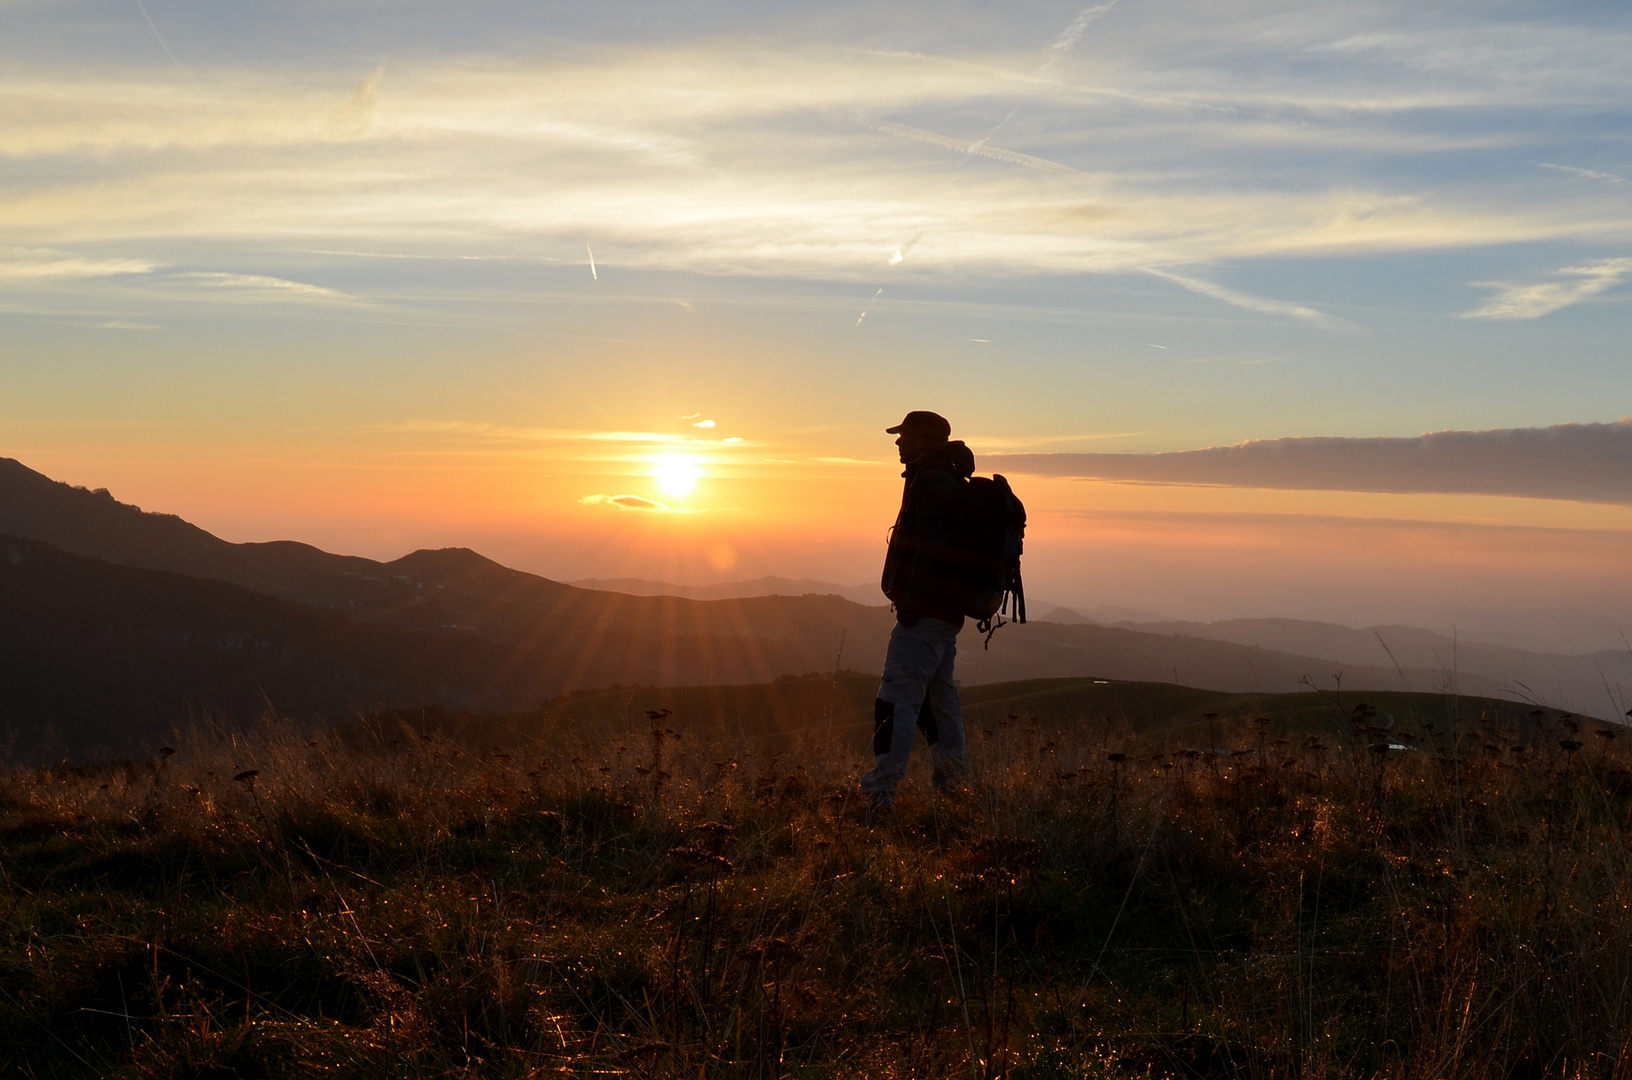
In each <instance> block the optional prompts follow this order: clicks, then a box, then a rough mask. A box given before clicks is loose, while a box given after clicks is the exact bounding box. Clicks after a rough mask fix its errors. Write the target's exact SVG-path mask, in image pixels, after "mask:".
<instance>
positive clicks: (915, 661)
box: [861, 412, 975, 813]
mask: <svg viewBox="0 0 1632 1080" xmlns="http://www.w3.org/2000/svg"><path fill="white" fill-rule="evenodd" d="M885 431H886V432H887V433H888V434H891V435H895V436H897V438H896V440H895V445H896V446H897V447H898V448H899V450H900V456H901V464H903V465H905V466H906V467H907V469H906V472H904V473H902V474H901V475H902V476H903V477H905V479H906V485H905V487H904V489H903V491H902V493H901V511H900V513H899V514H897V515H896V518H895V527H894V528H893V529H892V530H891V532H890V546H889V552H888V553H887V554H886V555H885V557H884V577H883V582H882V586H883V589H884V595H886V596H888V597H889V598H890V600H891V601H892V602H893V603H894V604H895V629H894V630H893V631H891V633H890V648H889V652H888V653H887V654H886V655H885V658H884V679H883V682H882V683H881V684H880V685H879V688H878V700H876V701H875V702H874V703H873V768H872V769H871V770H870V771H868V772H867V774H866V775H864V776H863V777H862V778H861V789H862V791H863V792H865V793H866V794H867V796H868V798H869V800H870V805H871V808H872V810H873V811H874V812H875V813H887V812H888V811H889V810H891V809H892V808H893V806H894V803H895V792H896V788H898V787H899V786H900V784H901V779H902V777H903V776H904V775H905V774H906V770H907V759H908V758H909V757H910V756H911V754H912V744H913V741H914V738H915V736H916V729H918V728H921V729H923V732H924V735H925V737H926V738H927V739H928V740H929V747H930V757H931V760H932V766H933V773H932V777H933V782H934V785H935V789H936V791H938V792H951V791H957V790H960V789H961V788H962V786H963V781H964V777H965V776H966V775H967V773H968V763H967V761H966V760H965V757H964V741H963V706H962V704H961V703H960V702H959V701H958V686H957V683H955V682H954V681H953V678H952V664H953V661H954V660H955V659H956V658H957V654H958V647H957V640H958V631H959V630H961V629H963V611H962V606H961V604H960V602H959V599H958V598H959V596H960V595H961V594H962V593H963V592H964V591H965V589H964V588H962V587H961V586H960V581H959V572H958V567H957V562H956V550H955V548H954V544H955V542H956V533H957V527H958V511H959V508H960V504H961V501H962V499H963V495H964V488H965V486H966V485H967V483H968V479H969V477H970V476H971V475H973V473H974V471H975V456H974V454H972V453H970V451H969V448H968V447H967V446H965V445H964V444H963V443H962V442H959V441H953V440H952V439H951V435H952V426H951V425H950V424H948V423H947V422H946V419H945V418H944V417H942V416H940V415H938V414H936V413H932V412H909V413H908V414H907V416H906V419H904V420H902V421H901V422H900V423H899V424H897V425H896V426H895V427H892V428H886V429H885Z"/></svg>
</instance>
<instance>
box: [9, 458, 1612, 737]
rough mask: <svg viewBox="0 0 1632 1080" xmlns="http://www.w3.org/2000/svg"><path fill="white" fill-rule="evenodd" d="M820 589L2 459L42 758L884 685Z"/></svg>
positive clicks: (1010, 672) (1178, 663) (1471, 676)
mask: <svg viewBox="0 0 1632 1080" xmlns="http://www.w3.org/2000/svg"><path fill="white" fill-rule="evenodd" d="M812 584H815V585H816V586H818V589H813V590H811V593H810V594H806V593H804V592H803V591H801V592H800V593H799V594H798V595H760V596H752V597H738V598H728V599H692V598H688V597H682V596H672V595H650V596H637V595H630V594H628V593H622V592H613V591H606V590H598V589H587V588H581V587H578V586H575V585H568V584H565V583H562V582H557V581H551V580H549V579H547V578H542V577H538V576H536V575H533V574H527V573H523V572H520V571H517V570H511V569H509V568H507V567H504V566H500V565H499V564H497V563H495V562H492V561H491V560H489V559H486V558H484V557H482V556H481V555H479V554H477V553H476V552H474V551H470V550H467V549H463V548H448V549H442V550H437V551H416V552H413V553H411V554H409V555H405V556H403V557H402V558H400V559H396V560H393V561H391V562H378V561H375V560H372V559H364V558H358V557H354V556H344V555H334V554H330V553H328V552H325V551H321V550H319V549H318V548H315V547H311V546H310V545H307V544H300V543H295V542H292V541H279V542H273V543H258V544H233V543H229V542H227V541H224V540H222V539H220V538H219V537H216V536H213V535H211V534H210V533H208V532H205V531H204V530H202V529H199V528H198V527H196V526H194V525H191V524H189V523H188V522H185V521H183V520H181V519H180V518H178V517H174V516H172V515H166V514H153V513H147V512H144V511H142V510H140V509H138V508H136V507H134V506H128V505H125V504H123V503H120V502H118V501H117V500H115V499H114V498H113V497H112V496H111V495H110V494H108V493H107V492H106V491H88V490H85V489H83V488H75V487H70V486H68V485H66V484H62V483H59V482H57V481H53V480H51V479H49V478H48V477H45V476H42V475H40V474H39V473H36V472H34V471H33V470H30V469H28V468H26V467H25V466H23V465H22V464H20V463H19V462H16V461H12V460H9V459H0V729H9V730H11V731H13V732H14V733H16V735H17V737H18V739H20V740H21V742H22V743H25V744H32V743H38V742H39V740H40V739H41V738H42V733H43V732H44V731H45V730H46V729H47V728H48V727H49V728H51V729H52V730H54V731H55V732H56V733H57V734H56V737H57V738H59V739H60V741H61V743H62V745H63V746H64V747H65V748H69V749H74V748H79V749H84V748H88V747H91V746H103V747H106V748H108V749H111V750H117V749H119V748H123V747H130V746H133V745H137V744H140V743H144V742H150V741H151V740H152V739H153V738H155V737H157V733H160V732H162V731H163V730H164V729H165V728H166V726H167V725H168V724H170V723H172V722H174V721H178V720H183V719H186V718H189V717H195V718H196V717H215V718H219V719H221V720H223V721H230V722H237V721H239V720H242V719H243V718H245V717H252V716H254V715H256V714H259V713H263V712H268V711H271V712H275V713H278V714H280V715H285V716H289V717H292V718H296V719H303V720H304V719H312V720H332V719H335V718H340V717H345V716H349V715H355V714H356V713H359V712H370V711H373V710H376V709H380V708H387V707H409V706H419V705H429V704H443V705H447V706H449V707H456V708H463V709H470V710H477V711H483V710H491V711H513V710H518V709H531V708H537V707H538V706H539V705H540V704H541V703H542V702H545V701H547V700H550V699H553V698H555V697H556V696H558V695H560V694H562V693H565V692H569V691H578V690H587V689H596V688H604V687H609V686H614V685H622V686H631V685H637V684H638V685H643V686H682V685H694V686H695V685H724V684H748V683H764V682H769V681H772V680H774V679H776V678H778V677H780V676H785V675H795V674H805V673H810V672H817V671H833V670H835V669H837V668H842V669H848V670H856V671H860V672H864V673H865V672H876V671H877V670H878V666H879V664H880V663H881V661H882V658H883V653H884V644H885V639H886V638H887V636H888V634H889V630H890V626H891V624H892V620H891V615H890V613H889V610H888V609H887V608H885V607H881V606H868V605H863V604H860V603H856V602H853V601H851V600H848V599H845V598H844V597H843V596H841V595H837V594H831V593H828V594H823V593H821V592H820V591H819V589H820V586H821V583H812ZM804 585H805V583H804V582H793V583H791V585H790V586H788V587H789V588H790V590H791V588H793V587H798V588H800V589H801V590H803V588H804ZM777 587H782V586H780V585H779V586H777ZM1379 635H1380V636H1381V638H1382V640H1383V641H1384V642H1386V643H1387V644H1388V648H1389V650H1392V652H1393V659H1392V660H1391V659H1390V658H1389V655H1388V652H1387V651H1385V650H1383V649H1382V648H1380V647H1377V638H1378V636H1379ZM1368 641H1369V642H1370V643H1371V645H1369V646H1368V644H1367V643H1368ZM960 644H961V645H962V649H961V653H960V659H959V670H960V674H961V677H962V679H963V680H964V681H965V682H966V683H969V684H971V685H973V684H977V683H993V682H1007V681H1012V680H1017V679H1029V678H1053V677H1098V678H1104V679H1113V680H1137V681H1146V682H1150V681H1160V682H1169V681H1171V682H1174V683H1181V684H1185V685H1190V686H1196V687H1204V688H1207V689H1211V690H1220V691H1229V692H1239V693H1256V692H1269V693H1275V692H1288V691H1296V690H1299V689H1304V688H1306V685H1305V680H1306V679H1307V680H1309V681H1312V682H1313V683H1314V684H1315V685H1316V686H1318V687H1320V688H1322V689H1329V688H1332V687H1334V686H1335V685H1336V681H1337V680H1336V678H1335V676H1336V675H1337V674H1338V673H1339V672H1341V673H1342V686H1343V687H1344V688H1345V689H1356V690H1360V689H1367V688H1376V689H1404V688H1407V687H1409V688H1410V689H1412V690H1414V691H1418V692H1424V691H1441V690H1448V689H1451V688H1452V687H1453V686H1454V687H1455V689H1457V690H1458V691H1459V692H1462V693H1468V694H1478V695H1483V696H1507V697H1517V698H1521V699H1527V700H1536V701H1540V702H1544V703H1546V704H1549V705H1552V706H1556V707H1562V708H1566V709H1570V710H1572V711H1577V712H1587V713H1591V714H1594V715H1598V716H1611V715H1618V714H1619V712H1620V711H1621V710H1622V706H1621V704H1620V700H1621V699H1620V697H1619V695H1622V694H1625V693H1632V656H1628V655H1627V654H1625V653H1601V654H1595V655H1592V656H1551V655H1545V654H1536V653H1524V652H1521V651H1519V650H1512V649H1501V648H1498V647H1493V646H1472V645H1468V644H1466V643H1456V644H1455V646H1454V649H1453V646H1452V643H1451V642H1450V640H1449V639H1441V638H1436V637H1435V636H1434V635H1431V634H1428V633H1427V632H1425V631H1408V630H1406V629H1405V628H1380V629H1379V630H1378V631H1376V632H1373V631H1356V630H1351V629H1349V628H1346V627H1337V626H1331V625H1330V624H1324V623H1300V622H1294V621H1291V620H1237V621H1236V622H1233V623H1220V624H1195V623H1171V624H1163V625H1161V626H1160V627H1159V628H1153V627H1150V626H1144V625H1141V626H1138V627H1137V628H1134V627H1130V626H1105V625H1099V624H1096V623H1089V622H1080V623H1077V624H1070V623H1065V622H1056V621H1051V620H1047V619H1042V620H1037V621H1034V622H1032V623H1030V624H1028V625H1026V626H1023V627H1005V628H1003V629H1002V630H1000V631H999V632H998V633H997V634H996V635H995V636H994V637H993V638H992V640H991V642H990V647H989V648H982V647H981V643H980V639H979V637H978V636H976V635H975V634H974V633H973V632H972V631H971V632H966V633H965V634H964V636H963V637H962V639H961V640H960ZM1520 684H1522V685H1520ZM1623 688H1624V689H1623Z"/></svg>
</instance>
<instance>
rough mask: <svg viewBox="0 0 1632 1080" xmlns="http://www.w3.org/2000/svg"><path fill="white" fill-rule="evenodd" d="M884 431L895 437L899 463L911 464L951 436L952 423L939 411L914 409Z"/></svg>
mask: <svg viewBox="0 0 1632 1080" xmlns="http://www.w3.org/2000/svg"><path fill="white" fill-rule="evenodd" d="M884 433H885V434H886V435H894V436H895V437H896V439H895V445H896V447H897V448H898V449H899V450H900V453H901V464H903V465H911V464H912V463H913V462H914V461H917V460H918V459H919V458H921V457H923V456H924V454H925V453H927V452H928V451H930V450H933V449H934V448H935V447H937V446H940V445H942V444H943V443H945V442H946V440H947V439H949V438H951V437H952V425H951V424H949V423H947V422H946V417H944V416H942V415H940V414H939V413H932V412H924V411H921V410H915V411H913V412H909V413H908V414H907V416H906V419H904V420H902V421H901V422H900V423H899V424H897V425H895V426H894V427H891V428H885V429H884Z"/></svg>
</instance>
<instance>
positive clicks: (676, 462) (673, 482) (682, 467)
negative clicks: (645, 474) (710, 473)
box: [652, 454, 703, 499]
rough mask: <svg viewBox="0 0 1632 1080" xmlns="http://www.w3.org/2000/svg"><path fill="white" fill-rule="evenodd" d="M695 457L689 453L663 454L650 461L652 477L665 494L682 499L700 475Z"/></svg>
mask: <svg viewBox="0 0 1632 1080" xmlns="http://www.w3.org/2000/svg"><path fill="white" fill-rule="evenodd" d="M702 475H703V473H702V469H701V468H699V467H698V464H697V459H696V458H694V457H692V456H691V455H690V454H664V455H663V456H662V457H660V458H658V459H657V460H656V461H654V462H653V463H652V478H653V479H654V480H656V481H657V486H658V488H659V489H660V490H661V491H662V492H663V494H665V495H669V496H672V497H673V498H676V499H683V498H685V497H686V496H687V495H690V494H691V492H692V489H694V488H695V487H696V486H697V481H698V480H699V479H700V478H701V477H702Z"/></svg>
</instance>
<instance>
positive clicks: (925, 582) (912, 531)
mask: <svg viewBox="0 0 1632 1080" xmlns="http://www.w3.org/2000/svg"><path fill="white" fill-rule="evenodd" d="M974 471H975V455H974V454H973V453H971V452H970V450H969V448H968V447H967V446H965V445H964V444H963V443H962V442H959V441H955V440H954V441H951V442H947V443H945V444H943V445H940V446H937V447H935V448H933V449H931V450H929V451H928V452H926V453H925V454H924V455H923V456H922V457H920V458H919V459H918V460H917V461H914V462H913V463H912V464H910V465H908V466H907V471H906V472H904V473H902V474H901V475H902V476H903V477H905V478H906V484H905V486H904V487H903V489H902V492H901V512H900V513H899V514H897V515H896V517H895V527H894V528H893V529H891V530H890V549H889V552H888V553H887V554H886V555H885V556H884V577H883V580H882V582H881V585H882V587H883V589H884V595H885V596H888V597H889V598H890V599H891V600H892V601H894V603H895V611H896V618H897V619H899V620H900V621H901V622H903V623H905V624H907V625H908V626H911V625H912V624H913V623H915V622H917V621H918V617H919V616H920V615H929V616H932V617H933V618H937V619H944V620H946V621H947V622H949V623H952V624H953V625H955V626H958V627H960V628H961V627H962V626H963V610H962V608H963V604H962V594H963V593H964V592H965V591H966V590H967V587H966V586H965V585H964V584H963V582H962V581H961V579H960V575H959V572H958V569H957V567H956V565H955V563H954V549H953V546H952V545H953V543H954V539H955V537H954V533H955V531H956V528H957V516H958V510H959V504H960V502H961V500H962V499H963V497H964V486H965V484H966V483H967V481H968V479H969V477H970V476H972V475H973V474H974Z"/></svg>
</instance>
